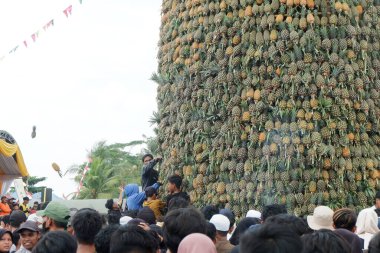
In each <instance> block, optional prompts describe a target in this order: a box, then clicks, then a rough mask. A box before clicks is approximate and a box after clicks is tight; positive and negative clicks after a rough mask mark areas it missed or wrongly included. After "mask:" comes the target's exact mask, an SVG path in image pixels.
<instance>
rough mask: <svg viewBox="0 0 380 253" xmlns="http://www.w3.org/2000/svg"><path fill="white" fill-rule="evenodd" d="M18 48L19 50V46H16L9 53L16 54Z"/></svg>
mask: <svg viewBox="0 0 380 253" xmlns="http://www.w3.org/2000/svg"><path fill="white" fill-rule="evenodd" d="M17 48H18V45H17V46H15V47H14V48H13V49H12V50H11V51H9V53H10V54H11V53H14V52H16V50H17Z"/></svg>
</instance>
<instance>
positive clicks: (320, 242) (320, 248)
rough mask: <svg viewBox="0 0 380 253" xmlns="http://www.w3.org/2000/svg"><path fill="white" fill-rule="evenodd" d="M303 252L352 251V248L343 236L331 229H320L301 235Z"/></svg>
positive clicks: (332, 252) (338, 252)
mask: <svg viewBox="0 0 380 253" xmlns="http://www.w3.org/2000/svg"><path fill="white" fill-rule="evenodd" d="M301 240H302V242H303V245H304V247H303V251H302V253H341V252H351V248H350V246H349V245H348V243H347V242H346V240H344V239H343V238H342V237H341V236H339V235H337V234H336V233H334V232H333V231H331V230H329V229H319V230H316V231H314V232H313V233H310V234H305V235H303V236H302V237H301Z"/></svg>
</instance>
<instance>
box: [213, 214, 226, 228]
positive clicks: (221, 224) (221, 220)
mask: <svg viewBox="0 0 380 253" xmlns="http://www.w3.org/2000/svg"><path fill="white" fill-rule="evenodd" d="M210 223H212V224H214V226H215V228H216V230H218V231H223V232H227V231H228V230H229V229H230V220H229V219H228V218H227V217H226V216H224V215H223V214H214V215H213V216H212V217H211V219H210Z"/></svg>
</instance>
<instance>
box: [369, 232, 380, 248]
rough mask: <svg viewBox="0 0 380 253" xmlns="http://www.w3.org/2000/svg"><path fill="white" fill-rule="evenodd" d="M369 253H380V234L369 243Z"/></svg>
mask: <svg viewBox="0 0 380 253" xmlns="http://www.w3.org/2000/svg"><path fill="white" fill-rule="evenodd" d="M368 253H380V233H377V234H376V235H374V236H373V237H372V239H371V241H369V244H368Z"/></svg>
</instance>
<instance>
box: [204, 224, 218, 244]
mask: <svg viewBox="0 0 380 253" xmlns="http://www.w3.org/2000/svg"><path fill="white" fill-rule="evenodd" d="M206 235H207V236H208V237H209V238H210V239H211V241H213V242H214V243H216V228H215V225H214V224H212V223H211V222H209V221H207V227H206Z"/></svg>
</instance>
